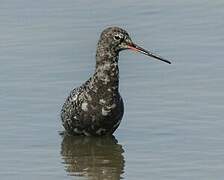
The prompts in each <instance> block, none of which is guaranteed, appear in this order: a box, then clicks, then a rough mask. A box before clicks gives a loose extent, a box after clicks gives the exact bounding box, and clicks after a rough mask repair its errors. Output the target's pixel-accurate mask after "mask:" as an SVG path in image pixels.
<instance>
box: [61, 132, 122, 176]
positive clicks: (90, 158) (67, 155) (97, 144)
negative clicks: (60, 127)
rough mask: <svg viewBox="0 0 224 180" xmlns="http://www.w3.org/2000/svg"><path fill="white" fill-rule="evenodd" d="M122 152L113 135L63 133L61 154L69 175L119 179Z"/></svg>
mask: <svg viewBox="0 0 224 180" xmlns="http://www.w3.org/2000/svg"><path fill="white" fill-rule="evenodd" d="M123 152H124V150H123V148H122V146H121V145H120V144H118V142H117V140H116V139H115V137H114V136H109V137H83V136H69V135H63V141H62V143H61V155H62V158H63V161H64V163H65V170H66V171H67V172H68V174H69V175H71V176H79V177H87V178H88V179H93V180H95V179H97V180H101V179H108V180H110V179H113V180H117V179H121V174H122V173H123V170H124V156H123V155H122V154H123Z"/></svg>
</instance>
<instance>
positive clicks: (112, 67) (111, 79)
mask: <svg viewBox="0 0 224 180" xmlns="http://www.w3.org/2000/svg"><path fill="white" fill-rule="evenodd" d="M92 80H93V81H94V83H95V84H97V86H98V87H100V88H101V89H104V90H105V91H108V92H118V88H119V68H118V53H114V52H112V51H110V52H109V51H102V50H100V51H99V50H98V51H97V54H96V68H95V73H94V76H93V78H92Z"/></svg>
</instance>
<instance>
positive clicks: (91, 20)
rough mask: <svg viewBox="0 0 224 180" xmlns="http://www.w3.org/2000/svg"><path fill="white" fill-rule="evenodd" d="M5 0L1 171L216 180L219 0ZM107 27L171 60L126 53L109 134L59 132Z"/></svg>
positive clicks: (220, 165) (0, 43)
mask: <svg viewBox="0 0 224 180" xmlns="http://www.w3.org/2000/svg"><path fill="white" fill-rule="evenodd" d="M0 4H1V5H0V27H1V28H0V61H1V66H0V72H1V76H0V99H1V103H0V117H1V121H0V137H1V143H0V178H1V179H4V180H8V179H19V180H20V179H21V180H23V179H31V180H35V179H47V180H49V179H54V180H57V179H58V180H59V179H60V180H62V179H65V180H67V179H78V180H79V179H120V178H123V179H128V180H132V179H133V180H134V179H157V180H163V179H166V180H167V179H172V180H173V179H176V180H179V179H181V180H183V179H186V180H188V179H192V180H193V179H195V180H200V179H201V180H202V179H203V180H206V179H208V180H210V179H213V180H218V179H222V178H223V176H224V151H223V149H224V142H223V139H224V134H223V132H224V122H223V117H224V111H223V109H224V103H223V102H224V93H223V89H224V79H223V75H224V71H223V69H224V61H223V57H224V51H223V47H224V35H223V34H224V22H223V17H224V11H223V8H224V3H223V1H221V0H216V1H206V0H203V1H193V0H190V1H189V0H188V1H175V0H171V1H165V0H163V1H162V0H160V1H156V2H155V1H138V2H136V1H134V0H125V1H117V0H115V1H111V2H107V1H105V2H102V1H98V0H93V1H91V2H89V1H85V0H84V1H70V0H65V1H59V0H56V1H52V0H44V1H43V0H40V1H34V0H30V1H28V0H27V1H25V0H21V1H16V0H11V1H4V0H2V1H0ZM109 25H117V26H121V27H123V28H125V29H127V30H128V32H129V33H130V35H131V37H132V39H133V40H134V41H135V42H136V43H138V44H139V45H141V46H143V47H145V48H146V49H147V48H148V49H150V50H154V51H155V52H157V53H159V54H161V55H162V56H164V57H166V58H169V59H171V60H172V65H168V64H165V63H162V62H158V61H155V60H153V59H151V58H148V57H146V56H144V55H139V54H136V53H133V52H127V51H126V52H122V53H121V55H120V62H119V64H120V92H121V94H122V96H123V99H124V102H125V114H124V118H123V120H122V123H121V125H120V127H119V129H118V130H117V131H116V132H115V134H114V136H115V137H113V138H100V139H98V138H78V137H75V138H70V137H66V136H65V137H63V136H60V135H59V132H60V131H62V130H63V128H62V126H61V122H60V109H61V106H62V104H63V102H64V99H65V97H66V96H67V95H68V92H69V91H70V90H71V89H72V88H73V87H75V86H78V85H80V83H82V82H83V81H85V80H86V79H87V78H88V77H89V76H90V75H91V74H92V72H93V70H94V65H95V62H94V56H95V45H96V43H97V40H98V38H99V34H100V32H101V31H102V29H103V28H105V27H107V26H109Z"/></svg>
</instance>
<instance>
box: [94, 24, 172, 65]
mask: <svg viewBox="0 0 224 180" xmlns="http://www.w3.org/2000/svg"><path fill="white" fill-rule="evenodd" d="M98 48H99V49H102V50H107V51H108V52H115V53H119V52H120V51H121V50H125V49H130V50H133V51H136V52H140V53H142V54H145V55H147V56H151V57H153V58H155V59H158V60H161V61H164V62H166V63H169V64H171V62H170V61H168V60H166V59H164V58H162V57H160V56H158V55H156V54H154V53H152V52H150V51H147V50H145V49H143V48H141V47H140V46H138V45H136V44H135V43H133V42H132V40H131V38H130V36H129V34H128V33H127V31H125V30H124V29H121V28H119V27H109V28H106V29H105V30H104V31H103V32H102V33H101V36H100V40H99V43H98Z"/></svg>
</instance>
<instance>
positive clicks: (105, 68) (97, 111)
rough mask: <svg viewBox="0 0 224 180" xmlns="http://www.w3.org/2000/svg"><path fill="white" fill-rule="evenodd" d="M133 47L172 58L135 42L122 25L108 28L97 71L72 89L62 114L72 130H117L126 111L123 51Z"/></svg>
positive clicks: (76, 132) (97, 133)
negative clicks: (121, 89) (120, 58)
mask: <svg viewBox="0 0 224 180" xmlns="http://www.w3.org/2000/svg"><path fill="white" fill-rule="evenodd" d="M124 49H132V50H135V51H139V52H141V53H144V54H146V55H149V56H152V57H154V58H157V59H160V60H162V61H165V62H168V63H169V61H167V60H164V59H163V58H161V57H159V56H156V55H154V54H152V53H150V52H148V51H146V50H144V49H142V48H140V47H139V46H137V45H135V44H134V43H133V42H132V41H131V39H130V37H129V35H128V33H127V32H126V31H125V30H123V29H121V28H118V27H111V28H107V29H105V30H104V31H103V32H102V34H101V37H100V40H99V42H98V46H97V53H96V68H95V73H94V74H93V76H92V77H90V79H89V80H87V81H86V82H85V83H84V84H83V85H82V86H80V87H78V88H75V89H74V90H72V91H71V93H70V95H69V96H68V98H67V99H66V101H65V103H64V105H63V107H62V111H61V118H62V123H63V126H64V127H65V129H66V131H67V132H68V133H69V134H73V135H86V136H91V135H93V136H100V135H107V134H113V132H114V131H115V130H116V129H117V127H118V126H119V124H120V122H121V119H122V117H123V113H124V105H123V100H122V97H121V96H120V93H119V68H118V56H119V52H120V51H121V50H124Z"/></svg>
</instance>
